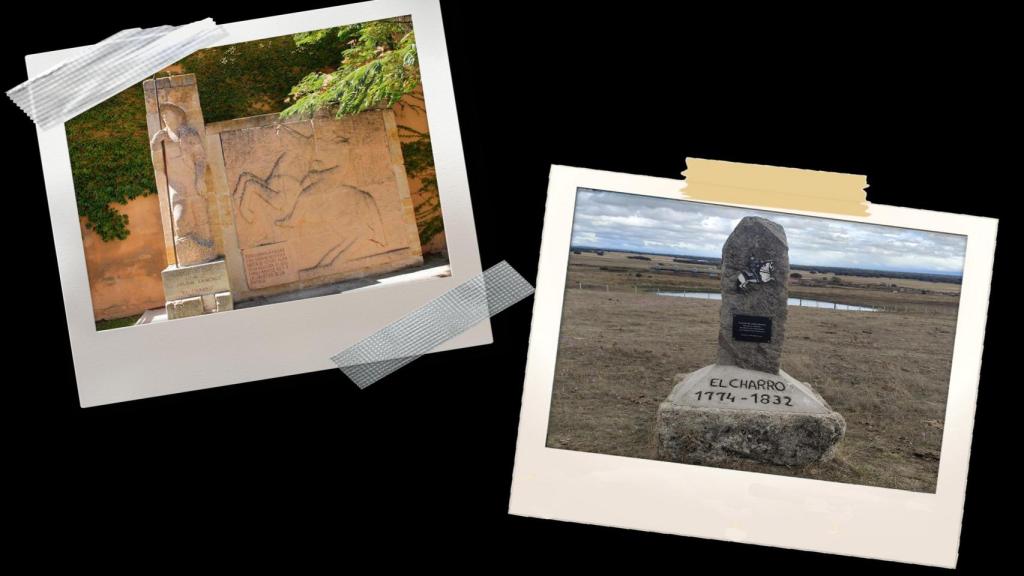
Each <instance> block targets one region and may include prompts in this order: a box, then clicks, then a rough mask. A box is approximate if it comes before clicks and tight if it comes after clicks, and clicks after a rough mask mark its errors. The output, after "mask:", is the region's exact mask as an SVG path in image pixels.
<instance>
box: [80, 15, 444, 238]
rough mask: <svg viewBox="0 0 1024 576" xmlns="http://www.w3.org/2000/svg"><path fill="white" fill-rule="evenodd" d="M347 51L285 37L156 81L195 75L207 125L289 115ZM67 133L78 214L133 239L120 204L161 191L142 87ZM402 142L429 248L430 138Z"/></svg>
mask: <svg viewBox="0 0 1024 576" xmlns="http://www.w3.org/2000/svg"><path fill="white" fill-rule="evenodd" d="M344 49H345V44H344V43H343V39H342V38H339V37H337V36H336V35H330V36H328V37H326V38H325V39H323V40H321V41H318V42H315V43H308V42H305V43H299V42H296V40H295V38H293V37H292V36H280V37H276V38H269V39H264V40H256V41H253V42H246V43H241V44H233V45H230V46H223V47H217V48H210V49H206V50H202V51H200V52H197V53H195V54H193V55H191V56H189V57H188V58H185V59H184V60H182V61H180V62H178V63H177V64H175V65H173V66H170V67H168V68H167V69H166V70H164V71H163V72H161V73H160V74H157V76H162V75H170V74H183V73H193V74H195V75H196V79H197V85H198V88H199V98H200V101H201V102H202V107H203V118H204V120H205V121H206V122H218V121H222V120H230V119H232V118H242V117H246V116H254V115H258V114H269V113H273V112H281V111H283V110H284V109H285V108H287V107H288V105H289V103H288V102H286V99H287V98H288V96H289V93H290V92H291V91H292V87H293V86H295V85H296V84H298V83H299V82H300V81H301V80H302V79H303V78H306V77H307V76H308V75H309V74H310V73H312V72H321V73H329V72H331V71H333V70H335V69H336V67H337V66H338V65H339V63H340V61H341V58H342V56H341V54H342V52H343V50H344ZM420 104H422V103H420ZM402 105H403V104H401V103H400V104H397V105H396V106H402ZM66 131H67V137H68V147H69V150H70V154H71V170H72V175H73V178H74V183H75V194H76V197H77V200H78V212H79V215H81V216H82V217H83V218H84V219H85V226H86V228H88V229H89V230H92V231H94V232H96V233H97V234H98V235H99V236H100V237H101V238H102V239H103V240H105V241H116V240H122V239H125V238H127V237H128V235H129V234H130V233H131V222H129V219H128V217H127V215H125V214H124V213H123V212H121V211H119V210H118V205H122V206H123V205H124V204H126V203H127V202H128V201H129V200H131V199H132V198H135V197H138V196H144V195H148V194H153V193H154V192H155V190H156V186H155V182H154V180H153V166H152V163H151V161H150V155H149V144H148V142H149V138H148V133H147V129H146V110H145V102H144V100H143V94H142V87H141V85H136V86H132V87H131V88H129V89H127V90H125V91H124V92H121V93H120V94H117V95H116V96H114V97H112V98H110V99H109V100H107V101H105V102H103V103H102V104H100V105H98V106H96V107H94V108H92V109H90V110H88V111H86V112H85V113H83V114H81V115H79V116H77V117H75V118H74V119H72V120H70V121H69V122H67V123H66ZM402 135H403V138H402V141H403V151H404V152H405V154H406V156H407V161H408V162H409V169H410V172H411V174H410V176H411V177H415V178H417V179H418V181H419V183H420V190H419V198H418V200H419V201H418V204H417V206H416V214H417V225H418V226H419V230H420V240H421V242H423V244H424V246H425V247H426V246H427V245H428V243H430V241H431V239H433V238H434V237H435V236H437V235H438V234H440V233H442V232H443V223H442V220H441V211H440V205H439V203H438V201H437V189H436V188H437V187H436V180H434V177H433V174H434V172H433V155H432V153H431V152H430V145H429V142H430V141H429V135H427V134H425V133H423V134H413V133H411V132H409V131H408V130H405V132H404V133H403V134H402ZM435 244H436V243H435Z"/></svg>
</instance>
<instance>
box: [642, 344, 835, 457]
mask: <svg viewBox="0 0 1024 576" xmlns="http://www.w3.org/2000/svg"><path fill="white" fill-rule="evenodd" d="M675 381H676V385H675V387H674V388H673V389H672V392H671V393H670V394H669V396H668V399H666V400H665V401H664V402H662V403H661V405H660V406H659V407H658V418H657V424H656V425H655V426H656V430H657V450H658V458H659V459H662V460H671V461H674V462H685V463H687V464H703V465H710V466H717V465H723V464H724V465H728V464H729V463H730V462H733V461H735V460H736V459H738V458H742V459H750V460H756V461H759V462H766V463H769V464H778V465H782V466H806V465H808V464H813V463H815V462H823V461H827V460H829V459H831V458H832V456H833V455H834V454H835V449H836V444H837V443H838V442H839V440H840V439H841V438H842V437H843V434H844V433H845V432H846V422H845V421H844V420H843V417H842V416H840V415H839V414H838V413H837V412H834V411H833V410H832V409H831V408H830V407H829V406H828V404H827V403H826V402H825V400H824V399H823V398H821V396H819V395H818V394H817V393H816V392H815V391H814V389H812V388H811V387H810V386H809V385H807V384H805V383H803V382H800V381H799V380H797V379H795V378H793V377H792V376H790V375H789V374H786V373H785V372H783V371H781V370H780V371H779V373H778V374H770V373H766V372H759V371H756V370H745V369H743V368H738V367H736V366H724V365H721V364H712V365H711V366H705V367H704V368H701V369H700V370H697V371H696V372H692V373H690V374H680V375H677V376H676V378H675Z"/></svg>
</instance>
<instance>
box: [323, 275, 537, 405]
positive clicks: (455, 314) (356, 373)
mask: <svg viewBox="0 0 1024 576" xmlns="http://www.w3.org/2000/svg"><path fill="white" fill-rule="evenodd" d="M530 294H533V286H531V285H530V283H529V282H527V281H526V279H525V278H523V277H522V276H520V275H519V273H518V272H516V271H515V269H514V268H512V266H510V265H509V264H508V263H507V262H505V261H504V260H502V261H501V262H499V263H498V264H496V265H494V266H492V267H491V268H488V269H487V270H486V271H484V272H483V273H482V274H480V275H478V276H476V277H474V278H472V279H471V280H468V281H466V282H465V283H463V284H460V285H459V286H457V287H455V288H453V289H452V290H450V291H448V292H446V293H444V294H442V295H441V296H440V297H438V298H436V299H435V300H433V301H431V302H430V303H428V304H427V305H425V306H423V307H421V308H419V309H417V310H414V311H413V312H411V313H410V314H408V315H407V316H405V317H404V318H402V319H401V320H398V321H397V322H394V323H392V324H391V325H389V326H386V327H385V328H383V329H381V330H380V331H378V332H376V333H374V334H371V335H370V336H368V337H367V338H365V339H363V340H362V341H360V342H358V343H357V344H354V345H353V346H351V347H350V348H348V349H347V350H344V351H342V352H339V353H338V354H335V355H334V356H332V357H331V360H332V361H333V362H334V363H335V364H337V365H338V368H341V371H342V372H344V373H345V375H346V376H348V377H349V378H351V379H352V381H353V382H355V383H356V386H359V387H360V388H366V387H367V386H369V385H370V384H373V383H374V382H376V381H377V380H380V379H381V378H383V377H385V376H387V375H388V374H391V373H392V372H394V371H395V370H398V369H399V368H401V367H402V366H405V365H406V364H408V363H410V362H412V361H413V360H415V359H416V358H419V357H420V356H422V355H423V354H426V353H427V352H430V351H431V350H433V349H434V348H436V347H437V346H438V345H440V344H441V343H443V342H445V341H447V340H450V339H451V338H453V337H455V336H457V335H459V334H461V333H463V332H465V331H466V330H468V329H469V328H470V327H471V326H473V325H474V324H477V323H479V322H481V321H483V320H486V319H487V318H490V317H491V316H494V315H495V314H497V313H498V312H501V311H502V310H504V309H506V308H508V307H509V306H511V305H513V304H515V303H516V302H519V301H520V300H522V299H523V298H526V297H527V296H529V295H530Z"/></svg>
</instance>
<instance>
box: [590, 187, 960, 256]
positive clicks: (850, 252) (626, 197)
mask: <svg viewBox="0 0 1024 576" xmlns="http://www.w3.org/2000/svg"><path fill="white" fill-rule="evenodd" d="M749 215H757V216H763V217H765V218H769V219H771V220H774V221H776V222H778V223H779V224H781V225H782V226H783V227H784V228H785V229H786V237H787V238H788V240H789V248H790V261H791V262H793V263H795V264H801V265H810V266H814V265H817V266H847V267H857V268H873V269H880V270H904V271H915V272H937V273H945V274H960V273H961V271H962V270H963V262H964V250H965V247H966V238H965V237H963V236H959V235H955V234H943V233H939V232H926V231H922V230H912V229H909V228H896V227H892V226H881V225H878V224H860V223H853V222H844V221H840V220H832V219H828V218H816V217H808V216H796V215H793V214H780V213H775V212H766V211H763V210H747V209H743V208H731V207H726V206H717V205H713V204H702V203H699V202H689V201H682V200H669V199H664V198H652V197H649V196H638V195H635V194H625V193H621V192H604V191H600V190H588V189H580V190H579V192H578V193H577V196H576V214H575V218H574V220H573V234H572V243H573V245H576V246H592V247H598V248H607V249H613V250H616V249H617V250H628V251H638V252H664V253H668V254H678V255H692V256H712V257H719V256H721V252H722V245H723V244H724V243H725V240H726V238H728V236H729V233H730V232H732V229H733V228H734V227H735V226H736V224H737V223H738V222H739V221H740V219H741V218H743V217H744V216H749Z"/></svg>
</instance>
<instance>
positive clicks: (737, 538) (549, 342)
mask: <svg viewBox="0 0 1024 576" xmlns="http://www.w3.org/2000/svg"><path fill="white" fill-rule="evenodd" d="M580 188H591V189H595V190H607V191H614V192H626V193H630V194H636V195H644V196H652V197H659V198H671V199H679V200H685V199H686V198H685V197H684V192H683V191H684V189H685V183H684V181H683V180H672V179H665V178H654V177H648V176H637V175H631V174H621V173H614V172H603V171H598V170H588V169H582V168H572V167H566V166H552V168H551V173H550V176H549V185H548V196H547V207H546V213H545V217H544V229H543V234H542V241H541V253H540V263H539V265H538V273H537V288H536V293H535V297H534V298H535V299H534V309H533V326H532V329H531V332H530V348H529V352H528V356H527V366H526V379H525V383H524V387H523V402H522V412H521V415H520V421H519V437H518V440H517V445H516V458H515V470H514V472H513V478H512V491H511V498H510V500H509V513H510V514H516V515H521V516H531V517H536V518H547V519H556V520H563V521H571V522H582V523H588V524H597V525H603V526H613V527H619V528H628V529H637V530H646V531H653V532H662V533H667V534H678V535H684V536H695V537H700V538H710V539H715V540H727V541H733V542H743V543H750V544H759V545H765V546H777V547H782V548H792V549H800V550H809V551H817V552H826V553H833V554H844V555H850V556H861V557H865V558H874V559H881V560H892V561H898V562H909V563H915V564H926V565H933V566H942V567H948V568H953V567H955V566H956V559H957V552H958V548H959V539H960V527H961V520H962V517H963V504H964V496H965V491H966V486H967V469H968V463H969V460H970V448H971V436H972V431H973V428H974V413H975V406H976V400H977V392H978V381H979V376H980V370H981V355H982V348H983V343H984V336H985V323H986V318H987V311H988V301H989V290H990V285H991V280H992V265H993V259H994V255H995V242H996V229H997V225H998V221H997V220H994V219H991V218H982V217H976V216H967V215H960V214H949V213H943V212H931V211H926V210H916V209H910V208H899V207H894V206H884V205H876V204H872V205H871V207H870V214H869V215H868V216H866V217H857V216H847V215H841V214H831V213H817V212H806V211H798V210H781V209H779V208H774V207H766V206H751V205H737V204H724V203H716V202H709V201H707V200H703V199H702V200H700V202H702V203H708V204H721V205H728V206H738V207H742V208H755V209H761V210H772V211H775V212H785V213H791V214H800V215H807V216H819V217H824V218H831V219H839V220H846V221H850V222H862V223H870V224H884V225H889V226H899V227H902V228H907V227H911V228H914V229H919V230H929V231H936V232H947V233H952V234H960V235H965V236H967V246H966V254H965V260H964V270H963V284H962V287H961V296H960V303H959V308H958V316H957V325H956V336H955V342H954V350H953V363H952V369H951V372H950V383H949V395H948V398H947V403H946V419H945V430H944V432H943V435H942V451H941V455H940V465H939V473H938V479H937V486H936V491H935V493H934V494H928V493H918V492H911V491H906V490H896V489H889V488H878V487H872V486H862V485H856V484H844V483H838V482H828V481H822V480H811V479H805V478H795V477H788V476H778V475H771V474H759V473H751V472H742V471H736V470H727V469H722V468H712V467H705V466H694V465H686V464H679V463H672V462H661V461H656V460H646V459H641V458H629V457H623V456H611V455H604V454H593V453H586V452H576V451H570V450H562V449H555V448H548V447H546V446H545V442H546V437H547V430H548V418H549V414H550V407H551V396H552V385H553V382H554V374H555V361H556V354H557V350H558V338H559V332H560V328H561V326H560V324H561V319H562V304H563V299H564V294H565V278H566V274H567V269H568V263H569V262H568V259H569V252H570V241H571V237H572V222H573V216H574V209H575V202H576V192H577V190H578V189H580Z"/></svg>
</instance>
